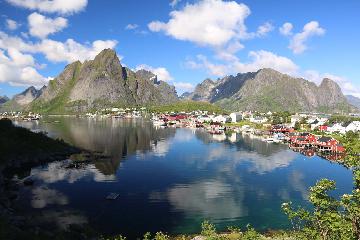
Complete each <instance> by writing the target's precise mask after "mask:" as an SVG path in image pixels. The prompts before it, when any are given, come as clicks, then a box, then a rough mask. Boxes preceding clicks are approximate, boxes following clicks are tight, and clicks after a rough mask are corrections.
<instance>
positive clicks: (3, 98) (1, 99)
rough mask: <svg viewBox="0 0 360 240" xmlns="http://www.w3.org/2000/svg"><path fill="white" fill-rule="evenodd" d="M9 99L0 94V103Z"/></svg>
mask: <svg viewBox="0 0 360 240" xmlns="http://www.w3.org/2000/svg"><path fill="white" fill-rule="evenodd" d="M9 100H10V99H9V98H8V97H7V96H0V105H2V104H4V103H6V102H7V101H9Z"/></svg>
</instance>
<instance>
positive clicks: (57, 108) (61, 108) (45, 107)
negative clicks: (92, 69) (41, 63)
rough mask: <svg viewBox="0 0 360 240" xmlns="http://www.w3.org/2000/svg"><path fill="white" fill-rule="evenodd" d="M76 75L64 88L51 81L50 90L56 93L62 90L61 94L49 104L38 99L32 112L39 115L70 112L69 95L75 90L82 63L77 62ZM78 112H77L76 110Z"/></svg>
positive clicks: (34, 102) (32, 105) (32, 104)
mask: <svg viewBox="0 0 360 240" xmlns="http://www.w3.org/2000/svg"><path fill="white" fill-rule="evenodd" d="M73 64H75V69H74V74H73V76H72V78H71V80H70V81H68V82H66V83H65V84H64V86H58V83H57V82H56V80H55V79H54V80H51V81H50V82H49V88H50V89H51V90H52V91H54V92H56V91H57V89H60V91H61V92H60V93H58V94H56V97H55V98H53V99H51V100H50V101H48V102H44V101H43V100H41V99H36V100H34V101H33V102H32V103H31V106H30V110H31V111H33V112H39V113H53V114H63V113H67V112H69V110H68V109H66V105H67V102H68V100H69V95H70V92H71V90H72V89H73V88H74V86H75V83H76V80H77V78H78V75H79V73H80V70H81V63H80V62H75V63H73ZM74 112H76V110H74Z"/></svg>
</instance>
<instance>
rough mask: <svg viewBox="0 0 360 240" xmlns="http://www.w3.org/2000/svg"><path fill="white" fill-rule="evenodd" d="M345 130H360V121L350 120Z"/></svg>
mask: <svg viewBox="0 0 360 240" xmlns="http://www.w3.org/2000/svg"><path fill="white" fill-rule="evenodd" d="M345 131H346V132H349V131H353V132H358V131H360V121H353V122H351V123H350V124H349V125H347V126H346V128H345Z"/></svg>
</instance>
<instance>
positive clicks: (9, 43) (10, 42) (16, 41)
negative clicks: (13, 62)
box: [0, 31, 34, 52]
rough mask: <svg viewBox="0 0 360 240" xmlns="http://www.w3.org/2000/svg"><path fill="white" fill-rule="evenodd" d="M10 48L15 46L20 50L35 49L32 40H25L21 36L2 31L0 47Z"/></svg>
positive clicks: (30, 50)
mask: <svg viewBox="0 0 360 240" xmlns="http://www.w3.org/2000/svg"><path fill="white" fill-rule="evenodd" d="M10 48H15V49H17V50H18V51H26V52H32V51H34V46H33V44H32V43H31V42H24V41H23V40H22V39H21V38H19V37H14V36H9V35H8V34H6V33H4V32H2V31H0V49H10Z"/></svg>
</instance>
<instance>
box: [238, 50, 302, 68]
mask: <svg viewBox="0 0 360 240" xmlns="http://www.w3.org/2000/svg"><path fill="white" fill-rule="evenodd" d="M249 58H250V59H251V61H250V62H248V63H241V62H236V63H235V69H236V70H237V71H238V72H248V71H257V70H258V69H261V68H273V69H275V70H277V71H280V72H282V73H287V74H295V73H296V72H297V71H298V66H297V65H296V64H295V63H294V62H293V61H292V60H290V59H289V58H286V57H283V56H279V55H276V54H275V53H272V52H269V51H265V50H260V51H250V52H249Z"/></svg>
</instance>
